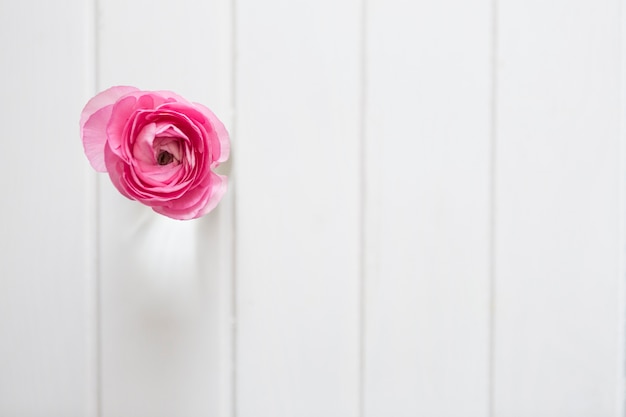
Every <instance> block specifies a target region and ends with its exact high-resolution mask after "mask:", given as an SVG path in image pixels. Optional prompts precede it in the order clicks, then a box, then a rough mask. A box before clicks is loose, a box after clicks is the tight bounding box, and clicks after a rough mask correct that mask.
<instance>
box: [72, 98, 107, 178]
mask: <svg viewBox="0 0 626 417" xmlns="http://www.w3.org/2000/svg"><path fill="white" fill-rule="evenodd" d="M112 109H113V105H109V106H105V107H103V108H101V109H100V110H98V111H97V112H95V113H94V114H93V115H91V117H90V118H89V119H88V120H87V122H86V123H85V125H84V126H83V127H82V128H81V132H80V134H81V136H82V139H83V148H84V149H85V155H86V156H87V159H88V160H89V163H90V164H91V166H92V167H93V169H95V170H96V171H98V172H107V168H106V165H105V163H104V148H105V146H106V143H107V134H106V126H107V123H109V119H110V118H111V110H112Z"/></svg>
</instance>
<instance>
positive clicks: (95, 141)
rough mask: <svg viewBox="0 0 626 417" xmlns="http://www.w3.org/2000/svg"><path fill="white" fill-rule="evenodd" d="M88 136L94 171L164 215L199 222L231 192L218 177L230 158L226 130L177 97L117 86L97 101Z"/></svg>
mask: <svg viewBox="0 0 626 417" xmlns="http://www.w3.org/2000/svg"><path fill="white" fill-rule="evenodd" d="M80 132H81V137H82V140H83V145H84V147H85V154H86V155H87V158H88V159H89V162H90V163H91V166H93V168H94V169H95V170H96V171H99V172H108V173H109V176H110V177H111V181H112V182H113V185H115V187H116V188H117V189H118V190H119V192H120V193H122V194H123V195H125V196H126V197H128V198H130V199H131V200H137V201H139V202H141V203H143V204H145V205H148V206H150V207H152V209H153V210H154V211H156V212H157V213H161V214H163V215H165V216H168V217H171V218H173V219H180V220H187V219H195V218H198V217H200V216H202V215H204V214H206V213H208V212H209V211H211V210H212V209H213V208H214V207H215V206H216V205H217V203H218V202H219V201H220V199H221V198H222V196H223V195H224V193H225V192H226V186H227V178H226V177H225V176H223V175H218V174H216V173H215V172H213V169H214V168H216V167H217V166H218V165H219V164H220V163H221V162H224V161H226V160H227V159H228V154H229V151H230V141H229V138H228V132H227V131H226V128H225V127H224V125H223V124H222V122H220V121H219V120H218V118H217V117H216V116H215V115H214V114H213V112H211V110H209V109H208V108H206V107H204V106H203V105H201V104H198V103H192V102H189V101H187V100H186V99H184V98H182V97H181V96H179V95H177V94H175V93H172V92H170V91H141V90H139V89H137V88H134V87H124V86H118V87H111V88H109V89H108V90H105V91H103V92H101V93H99V94H98V95H96V96H95V97H94V98H92V99H91V100H89V102H88V103H87V105H86V106H85V108H84V109H83V112H82V114H81V117H80Z"/></svg>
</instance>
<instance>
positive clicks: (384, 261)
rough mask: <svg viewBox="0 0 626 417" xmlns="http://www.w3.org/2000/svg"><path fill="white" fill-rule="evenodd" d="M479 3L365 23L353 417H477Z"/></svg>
mask: <svg viewBox="0 0 626 417" xmlns="http://www.w3.org/2000/svg"><path fill="white" fill-rule="evenodd" d="M490 5H491V3H490V2H489V1H472V2H465V1H446V2H438V3H432V2H431V3H416V2H409V1H403V0H393V1H387V0H385V1H382V0H380V1H379V0H371V1H369V2H368V10H367V54H366V56H367V60H366V63H367V92H366V97H367V106H366V107H367V112H366V127H367V128H366V136H367V142H366V143H367V148H366V156H367V158H366V161H367V164H366V175H367V177H366V194H367V198H366V223H365V224H366V233H365V236H366V296H367V297H366V300H367V302H366V310H365V323H366V328H365V341H366V344H365V381H364V388H365V390H364V393H365V400H364V401H365V414H364V415H365V416H367V417H383V416H391V415H393V416H416V415H424V416H426V415H428V416H455V415H464V416H485V415H486V413H487V406H488V395H489V390H488V387H489V383H488V354H489V352H488V335H489V333H488V332H489V219H490V217H489V216H490V206H489V198H490V195H489V192H490V189H489V180H490V177H489V175H490V127H491V106H490V104H491V103H490V97H491V96H490V93H491V78H490V77H491V64H490V57H491V49H490V45H491V6H490Z"/></svg>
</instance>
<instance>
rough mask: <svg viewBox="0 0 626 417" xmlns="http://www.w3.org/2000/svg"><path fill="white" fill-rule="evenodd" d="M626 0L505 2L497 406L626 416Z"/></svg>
mask: <svg viewBox="0 0 626 417" xmlns="http://www.w3.org/2000/svg"><path fill="white" fill-rule="evenodd" d="M620 8H621V2H620V1H617V0H605V1H600V2H598V1H585V0H577V1H565V0H563V1H553V2H540V1H530V2H529V1H525V0H502V1H500V5H499V10H500V11H499V39H498V81H497V84H498V88H497V90H498V94H497V103H498V117H497V125H498V129H497V138H498V139H497V140H498V144H497V169H496V172H497V176H496V178H497V183H496V197H497V200H496V214H497V216H496V242H497V245H496V258H495V262H496V286H495V288H496V293H495V295H496V298H495V301H496V316H495V318H496V321H495V364H494V365H495V368H494V369H495V380H494V384H495V390H494V394H495V397H494V410H495V415H496V416H513V415H532V416H538V417H541V416H574V415H580V416H583V415H585V416H586V415H594V416H607V417H609V416H611V417H617V416H622V415H623V382H622V380H623V372H624V366H623V356H624V349H623V340H621V339H620V335H623V328H624V311H625V309H624V305H623V294H622V293H623V291H624V286H623V283H622V281H623V280H624V270H623V261H622V260H621V258H622V257H623V251H624V247H623V242H624V240H623V237H620V235H622V234H623V233H624V230H623V221H621V220H620V219H623V216H624V208H623V205H620V204H621V203H620V191H623V190H620V188H622V187H623V184H624V182H623V181H624V180H623V178H624V175H625V173H624V170H623V166H620V159H623V158H622V157H621V156H620V153H621V152H622V151H623V147H622V145H621V143H620V142H621V141H622V140H623V133H624V132H621V131H620V128H621V126H622V120H623V118H624V114H623V107H621V106H620V99H621V98H622V97H621V94H622V93H621V92H620V89H621V88H622V87H623V84H621V79H620V77H621V76H622V72H623V67H622V64H621V50H620V37H621V36H622V35H621V26H622V24H623V23H622V21H621V17H620Z"/></svg>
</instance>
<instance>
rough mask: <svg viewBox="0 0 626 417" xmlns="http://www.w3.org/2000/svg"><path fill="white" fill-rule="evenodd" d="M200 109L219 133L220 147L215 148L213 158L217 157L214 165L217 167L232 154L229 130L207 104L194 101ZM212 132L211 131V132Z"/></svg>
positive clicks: (216, 132) (217, 133)
mask: <svg viewBox="0 0 626 417" xmlns="http://www.w3.org/2000/svg"><path fill="white" fill-rule="evenodd" d="M193 104H194V106H196V107H197V108H198V109H200V110H201V111H202V114H204V116H206V118H207V119H208V120H209V124H210V125H211V127H212V128H213V129H212V130H213V131H214V132H215V134H216V135H217V140H218V143H219V149H213V158H215V161H214V162H216V164H214V165H213V167H214V168H215V167H216V166H217V165H219V164H220V163H222V162H224V161H226V160H227V159H228V156H229V155H230V138H229V135H228V131H227V130H226V127H225V126H224V123H222V122H221V120H220V119H218V118H217V116H216V115H215V114H214V113H213V112H212V111H211V110H210V109H209V108H208V107H206V106H204V105H202V104H200V103H193ZM211 133H212V132H209V134H211Z"/></svg>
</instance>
